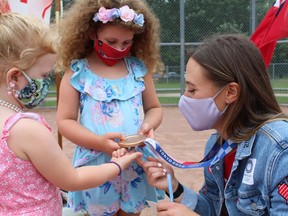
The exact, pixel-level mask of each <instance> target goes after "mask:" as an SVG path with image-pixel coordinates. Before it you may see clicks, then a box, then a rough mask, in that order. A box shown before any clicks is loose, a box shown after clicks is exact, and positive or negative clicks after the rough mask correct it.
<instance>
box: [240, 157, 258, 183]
mask: <svg viewBox="0 0 288 216" xmlns="http://www.w3.org/2000/svg"><path fill="white" fill-rule="evenodd" d="M256 162H257V159H255V158H250V159H249V160H248V161H247V164H246V168H245V172H244V175H243V179H242V183H244V184H247V185H253V184H254V178H253V176H254V171H255V166H256Z"/></svg>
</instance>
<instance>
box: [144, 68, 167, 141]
mask: <svg viewBox="0 0 288 216" xmlns="http://www.w3.org/2000/svg"><path fill="white" fill-rule="evenodd" d="M144 82H145V90H144V91H143V94H142V97H143V108H144V112H145V118H144V121H143V124H142V127H141V130H140V133H141V134H144V135H148V137H152V138H153V136H154V134H153V131H154V130H155V129H156V128H157V127H158V126H159V125H160V123H161V121H162V118H163V112H162V108H161V104H160V102H159V100H158V97H157V95H156V90H155V86H154V82H153V79H152V76H151V74H149V73H148V74H146V76H145V77H144Z"/></svg>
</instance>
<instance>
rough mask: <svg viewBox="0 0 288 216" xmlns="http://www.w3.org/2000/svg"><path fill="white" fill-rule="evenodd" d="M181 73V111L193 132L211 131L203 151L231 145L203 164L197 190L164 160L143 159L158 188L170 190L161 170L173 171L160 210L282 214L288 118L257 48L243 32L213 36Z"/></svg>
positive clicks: (287, 183) (286, 195) (286, 194)
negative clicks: (201, 182) (167, 198)
mask: <svg viewBox="0 0 288 216" xmlns="http://www.w3.org/2000/svg"><path fill="white" fill-rule="evenodd" d="M186 72H187V74H186V84H187V87H186V91H185V94H184V95H183V96H182V97H181V99H180V101H179V108H180V110H181V111H182V113H183V115H184V116H185V118H186V119H187V121H188V122H189V124H190V126H191V127H192V129H194V130H197V131H201V130H206V129H211V128H214V129H216V133H215V134H212V135H211V137H210V138H209V140H208V142H207V145H206V149H205V155H208V154H209V152H210V150H211V149H212V147H213V146H216V152H219V151H220V150H222V149H220V146H222V144H223V143H225V142H228V143H234V144H235V146H234V147H235V148H234V147H231V148H230V150H231V149H232V150H231V151H230V152H229V153H227V154H226V155H225V157H223V158H222V159H221V158H220V159H218V160H214V159H213V161H212V162H211V164H210V165H209V166H207V167H204V176H205V182H204V185H203V187H202V188H201V190H200V191H199V193H196V192H194V191H193V190H191V189H189V188H187V187H185V186H182V185H181V184H180V183H179V181H178V180H177V179H176V177H175V176H174V172H173V169H172V168H171V166H169V165H167V164H166V163H164V162H163V161H158V160H157V159H153V158H149V161H148V162H142V163H143V167H144V169H145V171H146V173H147V176H148V178H149V183H150V184H151V185H153V186H156V187H157V188H159V189H163V190H166V191H168V184H167V180H166V174H167V173H170V174H171V176H172V185H173V192H174V193H173V195H174V202H173V203H172V202H168V201H164V202H160V203H159V204H158V205H157V211H158V215H159V216H163V215H173V216H177V215H179V216H184V215H185V216H188V215H194V214H193V213H192V211H194V212H196V213H197V214H200V215H204V216H209V215H232V216H236V215H277V216H280V215H288V117H287V115H285V114H284V113H283V112H282V111H281V109H280V107H279V105H278V104H277V101H276V98H275V96H274V93H273V89H272V87H271V84H270V80H269V74H268V72H267V70H266V68H265V64H264V62H263V60H262V57H261V54H260V52H259V50H258V49H257V48H256V47H255V46H254V44H253V43H252V42H251V41H250V40H249V38H248V37H246V36H243V35H236V34H235V35H219V36H214V37H212V38H210V39H208V40H206V41H205V42H204V44H202V45H201V46H199V47H198V48H197V49H196V50H194V51H192V52H191V56H190V58H189V61H188V63H187V68H186ZM217 146H218V147H217ZM223 146H224V144H223ZM214 148H215V147H214ZM219 149H220V150H219ZM210 154H212V153H211V152H210ZM214 155H216V154H214ZM167 195H168V196H170V194H168V192H167Z"/></svg>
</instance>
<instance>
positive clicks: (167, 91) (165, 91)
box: [42, 79, 288, 107]
mask: <svg viewBox="0 0 288 216" xmlns="http://www.w3.org/2000/svg"><path fill="white" fill-rule="evenodd" d="M271 84H272V87H273V89H274V92H275V94H276V98H277V101H278V103H279V104H288V79H274V80H271ZM155 88H156V92H157V93H159V96H158V98H159V100H160V103H161V104H162V105H177V104H178V102H179V98H180V95H181V84H180V81H178V82H177V81H174V82H171V81H169V82H167V81H162V82H158V81H156V82H155ZM50 92H51V93H50V94H49V95H48V96H47V98H48V99H47V100H46V101H45V102H44V104H43V105H42V106H45V107H46V106H47V107H51V106H52V107H55V106H56V100H53V98H56V85H55V84H54V85H52V86H51V87H50ZM52 92H53V93H52ZM178 95H179V96H178ZM49 98H50V99H49Z"/></svg>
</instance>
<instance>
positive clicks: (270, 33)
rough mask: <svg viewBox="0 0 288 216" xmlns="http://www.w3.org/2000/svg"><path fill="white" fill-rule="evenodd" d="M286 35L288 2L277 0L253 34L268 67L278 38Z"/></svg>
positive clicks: (252, 37) (287, 31)
mask: <svg viewBox="0 0 288 216" xmlns="http://www.w3.org/2000/svg"><path fill="white" fill-rule="evenodd" d="M285 37H288V3H287V2H286V0H276V2H275V3H274V5H273V6H272V7H271V8H270V9H269V10H268V12H267V14H266V15H265V17H264V18H263V20H262V21H261V23H260V24H259V26H258V27H257V29H256V31H255V32H254V34H253V35H252V36H251V40H252V41H253V43H254V44H255V45H256V46H257V47H258V48H259V49H260V51H261V54H262V57H263V60H264V62H265V64H266V67H267V68H268V66H269V64H270V61H271V59H272V56H273V53H274V50H275V47H276V43H277V40H280V39H282V38H285Z"/></svg>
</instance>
